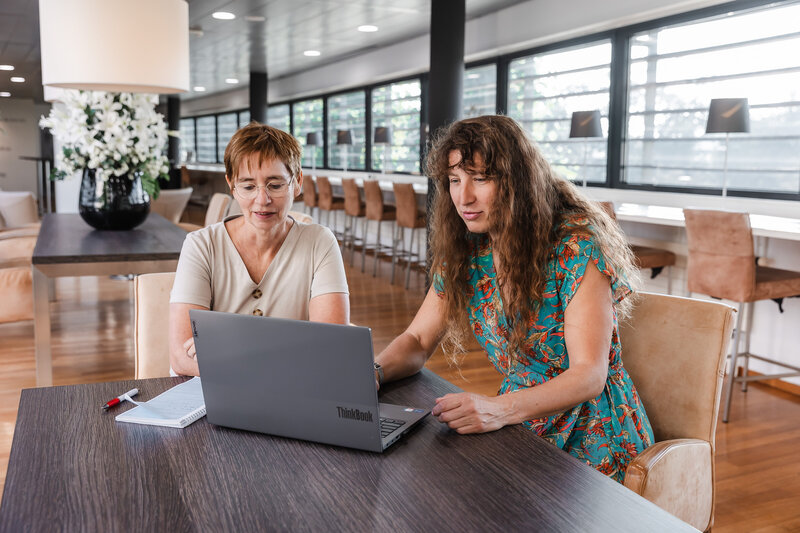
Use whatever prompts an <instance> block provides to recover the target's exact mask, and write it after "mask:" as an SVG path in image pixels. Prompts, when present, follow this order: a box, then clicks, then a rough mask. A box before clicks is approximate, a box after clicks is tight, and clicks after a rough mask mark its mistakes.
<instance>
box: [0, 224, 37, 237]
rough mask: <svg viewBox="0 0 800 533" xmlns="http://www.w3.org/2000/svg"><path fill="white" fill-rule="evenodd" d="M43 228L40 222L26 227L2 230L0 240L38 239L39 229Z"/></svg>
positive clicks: (0, 230)
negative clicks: (17, 238)
mask: <svg viewBox="0 0 800 533" xmlns="http://www.w3.org/2000/svg"><path fill="white" fill-rule="evenodd" d="M41 226H42V224H41V223H40V222H35V223H33V224H27V225H25V226H17V227H14V228H2V229H0V240H2V239H14V238H16V237H38V236H39V228H41Z"/></svg>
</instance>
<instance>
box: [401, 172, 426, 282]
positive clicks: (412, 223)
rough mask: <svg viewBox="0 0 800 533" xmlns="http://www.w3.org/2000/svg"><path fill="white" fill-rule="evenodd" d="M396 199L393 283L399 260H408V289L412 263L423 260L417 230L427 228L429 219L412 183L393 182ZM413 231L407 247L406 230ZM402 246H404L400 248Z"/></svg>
mask: <svg viewBox="0 0 800 533" xmlns="http://www.w3.org/2000/svg"><path fill="white" fill-rule="evenodd" d="M392 186H393V188H394V200H395V205H396V207H397V228H396V229H397V231H396V232H395V236H394V239H393V244H392V250H393V251H392V283H394V269H395V265H396V263H397V260H398V259H400V258H403V259H405V261H406V289H408V282H409V279H410V276H411V263H412V261H416V262H422V261H424V258H423V257H422V252H421V250H420V248H421V246H420V244H419V240H418V239H417V230H418V229H421V228H425V227H426V225H427V220H426V217H425V213H423V212H420V210H419V209H418V208H417V194H416V193H415V192H414V186H413V185H412V184H410V183H393V184H392ZM407 229H408V230H410V231H411V243H410V246H409V247H408V248H406V246H405V243H406V231H405V230H407ZM415 242H416V243H417V253H416V254H415V253H414V243H415ZM398 246H402V248H398Z"/></svg>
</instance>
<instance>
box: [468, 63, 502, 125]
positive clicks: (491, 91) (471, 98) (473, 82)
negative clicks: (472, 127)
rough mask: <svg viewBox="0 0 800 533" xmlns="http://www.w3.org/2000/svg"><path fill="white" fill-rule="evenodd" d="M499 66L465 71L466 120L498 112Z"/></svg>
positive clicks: (486, 66) (490, 65)
mask: <svg viewBox="0 0 800 533" xmlns="http://www.w3.org/2000/svg"><path fill="white" fill-rule="evenodd" d="M496 94H497V64H495V63H491V64H489V65H482V66H480V67H473V68H470V69H467V70H465V71H464V118H469V117H479V116H481V115H494V114H495V113H496V112H497V97H496Z"/></svg>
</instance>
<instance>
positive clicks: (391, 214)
mask: <svg viewBox="0 0 800 533" xmlns="http://www.w3.org/2000/svg"><path fill="white" fill-rule="evenodd" d="M364 197H365V199H366V201H367V213H366V218H365V219H364V224H363V228H364V237H363V241H364V248H363V249H362V254H361V272H364V262H365V258H366V256H367V229H368V227H369V222H370V220H374V221H375V222H377V223H378V236H377V238H376V240H375V247H374V248H372V251H373V253H374V254H375V260H374V261H373V262H372V277H373V278H374V277H375V275H376V273H377V271H378V254H380V252H381V250H383V249H384V248H385V249H386V250H387V251H388V250H391V249H392V247H391V246H384V245H383V244H382V243H381V226H382V225H383V224H381V222H383V221H385V220H386V221H391V222H392V235H394V221H395V220H396V219H397V209H396V208H395V206H393V205H387V204H384V203H383V191H381V186H380V185H379V184H378V182H377V181H375V180H365V181H364Z"/></svg>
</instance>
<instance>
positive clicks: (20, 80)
mask: <svg viewBox="0 0 800 533" xmlns="http://www.w3.org/2000/svg"><path fill="white" fill-rule="evenodd" d="M11 81H13V82H14V83H24V82H25V78H23V77H22V76H11Z"/></svg>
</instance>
